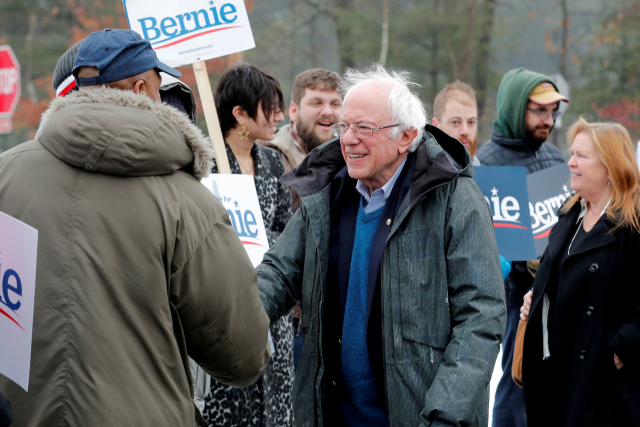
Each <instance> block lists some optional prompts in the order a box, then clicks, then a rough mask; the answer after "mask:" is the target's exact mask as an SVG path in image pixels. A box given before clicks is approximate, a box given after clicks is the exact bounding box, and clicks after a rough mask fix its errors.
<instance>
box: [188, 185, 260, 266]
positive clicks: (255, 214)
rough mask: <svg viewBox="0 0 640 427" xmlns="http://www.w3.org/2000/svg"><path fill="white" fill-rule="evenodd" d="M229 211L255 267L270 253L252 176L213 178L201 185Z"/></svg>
mask: <svg viewBox="0 0 640 427" xmlns="http://www.w3.org/2000/svg"><path fill="white" fill-rule="evenodd" d="M200 182H201V183H202V184H203V185H204V186H205V187H207V188H208V189H209V191H211V192H212V193H213V194H214V195H215V196H216V198H217V199H218V200H220V202H221V203H222V205H223V206H224V207H225V208H226V209H227V212H228V213H229V218H230V219H231V224H232V225H233V227H234V228H235V229H236V233H238V237H239V238H240V241H241V242H242V245H243V246H244V249H245V250H246V251H247V254H248V255H249V259H251V263H252V264H253V266H254V267H257V266H258V264H260V263H261V262H262V257H263V256H264V254H265V253H266V252H267V250H268V249H269V240H267V231H266V230H265V228H264V221H263V219H262V212H261V211H260V202H259V201H258V193H257V192H256V185H255V183H254V181H253V176H252V175H237V174H211V175H209V176H208V177H206V178H204V179H203V180H202V181H200Z"/></svg>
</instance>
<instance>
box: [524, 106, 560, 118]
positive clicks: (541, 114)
mask: <svg viewBox="0 0 640 427" xmlns="http://www.w3.org/2000/svg"><path fill="white" fill-rule="evenodd" d="M527 110H529V111H533V112H534V113H536V114H537V115H538V117H539V118H540V119H542V120H546V119H547V117H549V116H551V118H552V119H553V120H554V121H555V120H556V119H557V118H558V117H560V114H562V112H561V111H560V110H554V111H546V110H534V109H533V108H529V107H527Z"/></svg>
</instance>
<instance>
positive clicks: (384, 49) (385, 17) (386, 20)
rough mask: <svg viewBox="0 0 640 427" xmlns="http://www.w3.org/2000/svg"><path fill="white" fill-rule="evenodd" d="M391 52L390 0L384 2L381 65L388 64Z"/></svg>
mask: <svg viewBox="0 0 640 427" xmlns="http://www.w3.org/2000/svg"><path fill="white" fill-rule="evenodd" d="M388 50H389V0H382V45H381V47H380V64H382V65H384V64H385V62H387V52H388Z"/></svg>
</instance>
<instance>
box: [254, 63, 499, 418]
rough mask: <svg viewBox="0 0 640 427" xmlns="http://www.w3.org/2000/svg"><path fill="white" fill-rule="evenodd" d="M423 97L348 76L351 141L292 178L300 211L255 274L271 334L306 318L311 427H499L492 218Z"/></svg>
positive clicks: (400, 83) (301, 399) (385, 78)
mask: <svg viewBox="0 0 640 427" xmlns="http://www.w3.org/2000/svg"><path fill="white" fill-rule="evenodd" d="M416 86H417V85H416V84H414V83H412V82H411V81H410V76H409V74H408V73H406V72H399V73H397V72H389V71H387V70H385V69H384V68H383V67H382V66H374V67H372V68H370V69H368V70H365V71H363V72H360V71H355V70H348V71H347V72H346V75H345V76H344V82H343V83H342V85H341V90H342V91H343V94H344V104H343V110H342V114H341V116H340V121H339V123H336V124H335V125H334V133H335V136H336V137H337V138H336V139H333V140H331V141H329V142H327V143H325V144H323V145H321V146H320V147H318V148H316V149H315V150H314V151H312V152H311V153H310V154H309V155H308V156H307V157H306V158H305V159H304V161H303V162H302V163H301V164H300V165H299V166H298V167H297V168H296V169H294V170H293V171H292V172H290V173H288V174H286V175H284V176H283V177H282V178H281V181H282V182H283V183H284V184H286V185H289V186H291V187H293V188H295V190H296V191H297V193H298V194H299V195H300V196H301V206H300V209H299V210H298V211H296V213H295V215H294V217H293V218H292V219H291V221H290V222H289V224H288V225H287V227H286V228H285V230H284V232H283V233H282V235H281V237H280V239H279V240H278V242H277V243H276V244H275V245H274V246H273V248H271V250H269V252H267V254H266V255H265V258H264V261H263V263H262V264H261V265H260V266H259V267H258V269H257V273H258V286H259V289H260V295H261V298H262V303H263V305H264V307H265V310H266V312H267V314H268V315H269V317H270V319H271V322H272V323H273V322H275V321H276V320H277V319H278V318H279V317H280V316H283V315H284V314H286V313H287V312H288V310H290V309H291V307H293V306H294V305H295V303H296V301H298V300H301V303H302V312H303V313H304V315H303V316H302V320H301V323H302V330H303V332H304V350H303V354H302V360H301V361H300V365H299V368H298V372H297V374H296V379H295V384H294V397H293V400H294V414H295V420H296V424H297V425H300V426H328V427H338V426H352V427H353V426H394V427H396V426H413V427H415V426H418V425H427V426H462V425H464V426H486V425H487V423H488V403H489V388H488V386H489V381H490V379H491V373H492V371H493V366H494V362H495V359H496V357H497V355H498V351H499V347H500V341H501V340H502V336H503V334H504V329H505V321H506V308H505V300H504V286H503V285H502V274H501V270H500V262H499V260H498V251H497V247H496V240H495V236H494V232H493V224H492V219H491V212H490V210H489V206H488V205H487V202H486V201H485V199H484V198H483V196H482V193H481V192H480V190H479V189H478V187H477V186H476V184H475V183H474V182H473V180H472V179H471V174H472V171H473V169H472V166H471V159H470V157H469V153H468V152H467V150H466V149H465V148H464V146H463V145H462V144H461V143H460V142H458V141H456V140H455V139H453V138H451V137H449V136H448V135H447V134H445V133H444V132H442V131H440V130H439V129H438V128H435V127H432V126H430V125H427V124H426V123H427V115H426V112H425V109H424V106H423V105H422V102H421V101H420V99H419V98H418V97H417V96H416V95H415V93H414V88H415V87H416Z"/></svg>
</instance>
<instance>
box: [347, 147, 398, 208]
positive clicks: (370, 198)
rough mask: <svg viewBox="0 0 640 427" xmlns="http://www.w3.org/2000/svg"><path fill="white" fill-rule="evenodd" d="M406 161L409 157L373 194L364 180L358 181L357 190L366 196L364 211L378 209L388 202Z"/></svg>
mask: <svg viewBox="0 0 640 427" xmlns="http://www.w3.org/2000/svg"><path fill="white" fill-rule="evenodd" d="M406 162H407V158H406V157H405V158H404V160H403V161H402V163H400V166H398V169H397V170H396V173H394V174H393V176H392V177H391V179H390V180H389V181H387V183H386V184H385V185H383V186H382V188H379V189H377V190H376V191H374V192H373V194H371V195H369V187H368V186H367V185H366V184H365V183H364V182H362V181H360V180H358V183H357V184H356V190H358V193H360V194H361V195H362V197H363V198H364V211H365V212H366V213H369V212H373V211H375V210H376V209H379V208H381V207H383V206H384V205H386V204H387V199H388V198H389V196H390V195H391V191H392V190H393V186H394V184H395V183H396V180H397V179H398V176H400V172H402V168H403V167H404V164H405V163H406Z"/></svg>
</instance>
